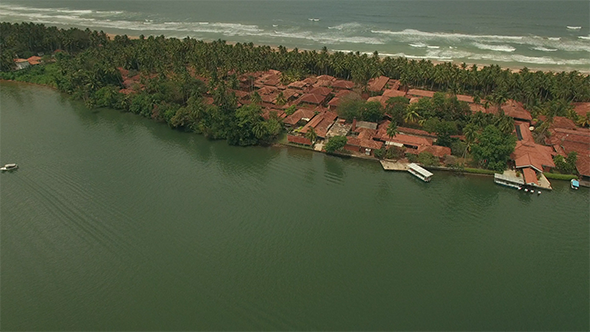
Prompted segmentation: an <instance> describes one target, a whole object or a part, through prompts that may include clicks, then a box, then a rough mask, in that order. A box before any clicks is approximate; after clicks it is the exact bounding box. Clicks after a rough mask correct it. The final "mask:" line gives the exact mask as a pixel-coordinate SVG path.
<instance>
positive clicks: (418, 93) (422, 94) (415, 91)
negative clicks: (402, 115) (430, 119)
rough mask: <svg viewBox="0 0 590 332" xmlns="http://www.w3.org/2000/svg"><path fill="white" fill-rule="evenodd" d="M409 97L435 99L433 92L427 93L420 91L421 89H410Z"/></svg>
mask: <svg viewBox="0 0 590 332" xmlns="http://www.w3.org/2000/svg"><path fill="white" fill-rule="evenodd" d="M408 95H410V96H416V97H428V98H432V97H434V92H433V91H426V90H419V89H410V90H408Z"/></svg>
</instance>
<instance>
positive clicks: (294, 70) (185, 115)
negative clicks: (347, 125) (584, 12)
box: [0, 23, 590, 169]
mask: <svg viewBox="0 0 590 332" xmlns="http://www.w3.org/2000/svg"><path fill="white" fill-rule="evenodd" d="M56 50H62V51H63V52H60V53H56V54H55V57H54V58H55V60H56V62H55V63H51V64H47V65H45V66H35V67H33V68H29V69H26V70H21V71H19V72H12V71H11V70H13V69H14V61H13V59H14V58H15V57H20V58H26V57H28V56H31V55H39V54H43V55H45V56H48V55H51V54H53V53H54V52H55V51H56ZM118 67H120V68H123V69H124V70H128V71H129V72H130V74H129V77H131V76H134V75H137V76H138V77H140V78H141V80H140V81H139V82H138V83H136V84H135V85H134V86H133V87H131V90H132V92H131V93H127V94H123V93H121V92H120V91H121V89H122V88H124V87H125V85H124V84H123V83H124V82H123V77H122V76H121V73H120V71H119V70H118V69H117V68H118ZM269 69H276V70H279V71H281V72H282V74H281V81H283V82H284V83H287V82H292V81H294V80H298V79H302V78H304V77H306V76H308V75H321V74H327V75H332V76H335V77H338V78H342V79H347V80H352V81H354V82H355V83H357V86H360V87H366V85H367V82H368V81H369V79H371V78H373V77H377V76H379V75H385V76H388V77H390V78H393V79H399V80H400V82H401V84H402V87H403V88H422V89H428V90H436V91H440V92H439V93H436V94H435V95H434V97H433V98H431V99H429V98H422V99H420V100H419V101H418V102H416V103H412V104H409V103H408V99H406V98H403V97H396V98H391V99H390V100H389V101H387V107H385V108H383V107H382V106H381V104H380V103H377V102H374V103H373V102H365V101H363V100H360V99H350V100H347V101H344V102H342V103H341V106H340V107H339V111H338V112H339V115H340V116H341V117H343V118H346V119H347V120H353V119H354V118H356V119H357V120H365V121H373V122H378V121H380V120H382V119H383V117H384V116H385V115H386V116H388V117H390V118H391V120H392V123H394V125H395V126H402V125H403V126H408V127H415V128H421V129H426V130H428V131H430V132H433V133H436V135H437V137H438V144H440V145H445V146H451V147H452V146H453V143H455V142H454V140H453V139H452V138H451V136H453V135H455V134H464V135H465V138H466V141H465V146H464V147H463V148H462V150H463V151H464V153H465V154H466V153H467V152H468V151H470V150H473V151H472V152H473V155H474V156H477V158H478V161H480V162H482V165H483V166H486V167H489V168H493V169H500V168H501V167H502V163H503V162H504V165H505V160H506V158H505V156H506V155H507V154H506V153H508V155H509V152H508V151H509V150H510V147H511V146H512V148H513V144H511V143H510V140H512V138H511V137H512V135H511V133H512V131H513V129H514V121H513V119H512V118H509V117H507V116H505V115H504V114H503V113H502V112H499V113H498V114H496V115H493V114H488V113H481V112H480V113H475V114H471V112H470V110H469V107H468V106H467V104H466V103H465V102H461V101H459V100H458V99H457V98H456V97H454V96H455V95H456V94H469V95H472V96H474V99H475V100H476V101H481V100H485V101H486V102H485V104H484V105H483V106H484V107H496V106H497V105H500V104H501V103H503V102H505V101H506V100H508V99H514V100H517V101H521V102H523V103H524V104H525V106H526V108H527V109H529V110H531V111H532V113H533V116H537V115H540V114H543V115H546V116H548V117H549V118H551V117H553V116H570V117H571V118H575V117H574V115H573V114H572V107H571V102H579V101H590V78H589V76H588V75H584V74H581V73H579V72H576V71H573V72H560V73H553V72H540V71H538V72H531V71H529V70H528V69H526V68H524V69H522V70H521V71H520V72H516V73H515V72H511V71H510V70H507V69H501V68H500V67H499V66H497V65H491V66H485V67H478V66H476V65H473V66H471V67H467V66H466V65H461V66H460V65H457V64H453V63H441V64H436V65H435V64H433V63H432V62H430V61H426V60H421V61H417V60H410V59H406V58H403V57H400V58H390V57H385V58H380V57H379V56H378V54H373V55H372V56H369V55H366V54H360V53H359V52H356V53H352V52H351V53H343V52H335V53H328V51H327V49H326V48H324V49H323V50H322V51H320V52H317V51H300V50H298V49H294V50H291V51H289V50H287V49H286V48H285V47H282V46H280V47H278V48H277V49H273V48H271V47H269V46H255V45H253V44H252V43H237V44H235V45H229V44H227V43H225V41H222V40H218V41H214V42H210V43H208V42H204V41H201V40H195V39H192V38H188V37H187V38H184V39H176V38H165V37H164V36H157V37H154V36H150V37H148V38H145V37H143V36H140V38H139V39H130V38H128V37H127V36H116V37H115V38H114V39H113V40H109V39H108V38H107V36H106V34H104V33H103V32H96V31H90V30H88V29H86V30H80V29H75V28H71V29H59V28H56V27H45V26H44V25H41V24H33V23H22V24H11V23H0V77H2V78H7V79H14V78H15V77H18V78H19V79H22V80H28V81H32V82H36V83H41V84H49V85H53V86H56V87H57V88H58V89H59V90H60V91H63V92H67V93H69V94H71V95H73V96H74V97H75V98H80V99H82V100H84V101H85V102H86V103H87V104H88V106H90V107H113V108H116V109H120V110H123V111H128V112H132V113H136V114H140V115H142V116H145V117H150V118H153V119H155V120H157V121H162V122H166V123H167V124H168V125H170V126H171V127H173V128H178V129H181V130H189V131H194V132H197V133H202V134H203V135H205V136H206V137H208V138H210V139H227V140H228V142H229V143H230V144H236V145H250V144H258V143H265V142H270V141H272V139H273V138H274V137H277V135H278V134H279V133H280V131H281V129H282V123H281V121H280V119H278V118H277V116H276V114H274V115H273V114H272V113H271V114H270V117H268V119H267V120H265V119H264V118H262V115H261V114H262V112H261V110H260V108H259V107H258V106H256V104H258V103H259V102H260V99H261V98H260V95H258V93H254V80H253V78H252V79H250V80H249V86H250V92H252V94H251V100H252V101H254V103H253V104H254V105H246V106H242V107H238V103H237V98H236V96H235V95H234V93H233V92H232V89H236V88H237V87H238V86H239V85H240V82H239V81H238V78H237V77H238V75H240V74H244V73H251V72H257V71H264V70H269ZM202 78H206V81H207V82H208V83H207V84H205V83H204V82H203V80H202ZM206 94H207V96H206ZM208 96H212V97H213V101H212V102H211V100H210V97H208ZM283 98H284V96H278V97H277V101H278V102H279V103H283V100H282V99H283ZM294 111H295V108H294V107H292V108H290V109H287V111H286V113H287V114H291V113H293V112H294ZM576 116H577V115H576ZM575 120H576V121H577V122H578V123H581V124H582V125H588V123H590V121H588V119H582V118H579V117H578V118H575ZM392 126H393V125H392ZM490 126H492V127H495V130H493V131H492V130H491V129H489V127H490ZM390 131H391V132H393V131H394V130H390ZM476 138H477V139H476ZM332 140H334V139H332ZM338 141H339V139H336V140H334V142H338ZM333 144H336V143H333ZM494 144H497V146H496V147H495V146H494ZM455 150H461V149H455ZM499 150H501V151H499ZM510 152H511V151H510Z"/></svg>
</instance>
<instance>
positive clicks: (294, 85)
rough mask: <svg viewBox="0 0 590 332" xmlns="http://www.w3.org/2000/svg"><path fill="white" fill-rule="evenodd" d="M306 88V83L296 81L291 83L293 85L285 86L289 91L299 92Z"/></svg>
mask: <svg viewBox="0 0 590 332" xmlns="http://www.w3.org/2000/svg"><path fill="white" fill-rule="evenodd" d="M307 86H309V83H307V82H305V81H296V82H293V83H291V84H289V85H287V87H289V88H291V89H298V90H301V89H303V88H305V87H307Z"/></svg>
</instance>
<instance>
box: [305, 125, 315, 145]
mask: <svg viewBox="0 0 590 332" xmlns="http://www.w3.org/2000/svg"><path fill="white" fill-rule="evenodd" d="M305 138H307V139H308V140H310V141H311V144H312V145H313V144H314V143H315V141H316V140H317V139H318V134H317V133H316V132H315V129H313V127H310V128H309V131H308V132H307V133H305Z"/></svg>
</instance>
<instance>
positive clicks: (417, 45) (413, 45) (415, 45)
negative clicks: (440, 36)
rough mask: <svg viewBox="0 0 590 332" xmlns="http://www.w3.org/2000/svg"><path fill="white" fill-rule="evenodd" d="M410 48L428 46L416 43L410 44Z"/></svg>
mask: <svg viewBox="0 0 590 332" xmlns="http://www.w3.org/2000/svg"><path fill="white" fill-rule="evenodd" d="M410 46H412V47H416V48H425V47H427V46H428V45H426V44H424V43H414V44H410Z"/></svg>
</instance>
